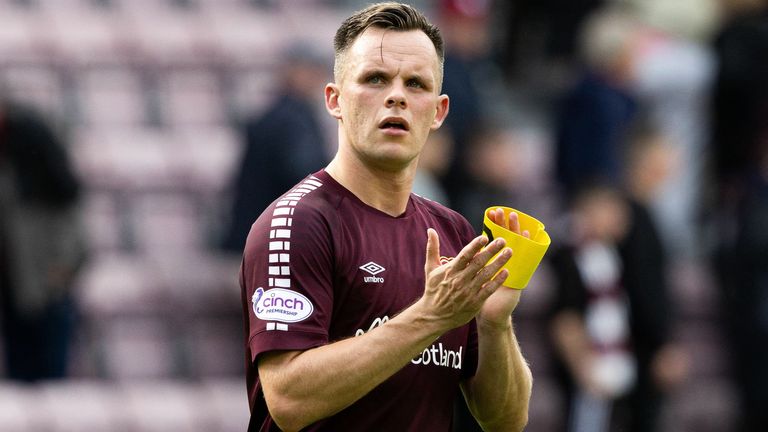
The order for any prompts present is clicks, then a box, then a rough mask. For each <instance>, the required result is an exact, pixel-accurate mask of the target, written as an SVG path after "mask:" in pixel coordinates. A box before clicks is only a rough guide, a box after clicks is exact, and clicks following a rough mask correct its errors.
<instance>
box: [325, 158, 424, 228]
mask: <svg viewBox="0 0 768 432" xmlns="http://www.w3.org/2000/svg"><path fill="white" fill-rule="evenodd" d="M415 167H416V164H415V163H413V164H411V165H410V166H408V167H406V168H405V169H403V170H399V171H387V170H383V169H377V168H376V167H372V166H370V165H367V164H365V163H363V162H362V161H359V160H357V159H355V160H353V161H350V160H348V159H346V158H344V157H342V156H341V155H340V154H337V155H336V157H335V158H334V159H333V160H332V161H331V163H330V164H329V165H328V167H327V168H326V169H325V171H326V172H327V173H328V174H329V175H330V176H331V177H333V179H334V180H336V181H337V182H339V184H341V185H342V186H344V187H345V188H347V189H348V190H349V191H350V192H352V193H353V194H354V195H355V196H356V197H358V198H359V199H360V201H362V202H364V203H365V204H367V205H369V206H371V207H373V208H375V209H377V210H380V211H382V212H384V213H386V214H388V215H390V216H393V217H397V216H400V215H402V214H403V213H405V210H406V208H407V207H408V199H409V197H410V196H411V189H412V187H413V178H414V176H415V174H416V170H415Z"/></svg>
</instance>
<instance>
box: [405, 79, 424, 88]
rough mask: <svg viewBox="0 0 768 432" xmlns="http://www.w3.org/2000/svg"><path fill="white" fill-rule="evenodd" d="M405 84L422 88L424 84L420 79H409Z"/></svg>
mask: <svg viewBox="0 0 768 432" xmlns="http://www.w3.org/2000/svg"><path fill="white" fill-rule="evenodd" d="M406 85H407V86H408V87H413V88H424V84H422V83H421V81H419V80H417V79H410V80H408V82H407V83H406Z"/></svg>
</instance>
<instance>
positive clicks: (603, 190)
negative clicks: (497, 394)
mask: <svg viewBox="0 0 768 432" xmlns="http://www.w3.org/2000/svg"><path fill="white" fill-rule="evenodd" d="M628 150H629V151H628V157H627V162H626V167H627V174H626V180H625V182H626V183H625V185H626V191H627V192H626V193H625V192H622V191H621V190H620V189H617V188H615V187H610V186H606V185H595V186H589V187H586V188H585V189H584V190H582V191H581V192H580V194H579V195H577V196H576V198H575V200H574V201H573V207H572V208H573V213H572V220H571V225H570V230H569V231H568V232H569V233H570V239H569V241H568V243H567V246H565V247H563V248H561V249H559V250H558V251H556V252H555V253H553V254H552V258H551V262H552V268H553V270H554V273H555V275H556V281H557V291H558V295H557V296H556V299H557V300H556V301H555V304H554V306H553V311H552V318H551V330H552V337H553V343H554V346H555V349H556V352H557V353H558V354H559V356H560V361H561V368H560V379H561V382H562V383H563V387H564V389H565V393H566V399H567V400H568V402H569V406H570V411H569V416H568V419H567V423H566V425H564V429H563V430H568V431H590V432H599V431H608V430H627V431H635V432H636V431H644V432H650V431H655V430H658V422H659V415H660V412H661V407H662V404H663V402H664V395H665V394H667V393H669V392H670V391H672V390H674V389H675V388H676V387H677V386H678V385H679V384H681V383H682V381H683V380H684V378H685V376H686V374H687V369H688V357H687V354H686V352H685V350H684V349H683V348H682V347H681V346H680V345H679V344H677V343H675V342H674V341H673V340H672V333H673V332H672V330H673V325H674V317H675V313H674V307H673V302H672V298H671V293H670V291H669V286H668V282H667V260H666V252H665V250H664V245H663V243H662V241H661V238H660V235H659V232H658V229H657V228H656V224H655V221H654V220H653V218H652V216H651V214H650V212H649V210H648V203H649V202H650V200H651V199H652V198H653V197H654V194H655V193H656V192H657V191H658V190H659V185H660V184H662V183H663V182H664V179H665V177H666V176H667V175H668V173H669V172H670V171H671V170H672V169H673V161H674V153H673V152H672V150H671V146H669V145H668V144H667V143H666V142H665V137H664V136H663V135H661V134H660V133H659V132H658V129H656V128H654V127H652V126H650V124H649V123H644V122H643V123H640V122H638V124H636V125H634V126H633V128H632V134H631V138H630V145H629V149H628Z"/></svg>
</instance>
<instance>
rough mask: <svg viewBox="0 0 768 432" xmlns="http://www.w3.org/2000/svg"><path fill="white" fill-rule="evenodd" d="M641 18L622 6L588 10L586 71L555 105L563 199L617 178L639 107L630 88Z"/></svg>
mask: <svg viewBox="0 0 768 432" xmlns="http://www.w3.org/2000/svg"><path fill="white" fill-rule="evenodd" d="M638 34H639V24H638V23H637V21H636V20H635V19H634V17H633V16H632V15H631V14H629V13H627V12H624V11H622V10H620V9H614V8H609V9H605V10H602V11H600V12H598V13H596V14H595V15H593V16H591V17H590V18H589V19H588V20H587V22H586V23H585V26H584V28H583V33H582V40H581V42H582V58H583V60H584V71H583V73H582V75H581V78H580V79H579V80H578V81H577V82H576V84H575V85H574V86H573V87H572V88H571V89H569V90H568V91H567V92H566V94H565V96H564V97H563V99H562V101H561V102H560V104H559V106H558V108H557V114H556V119H555V121H556V127H557V132H556V138H555V164H554V167H555V174H556V179H557V181H558V183H559V185H560V186H561V188H562V193H563V196H564V197H565V198H566V199H569V198H571V197H573V195H574V193H575V192H576V191H578V190H579V189H581V187H582V186H583V185H587V184H592V183H595V182H613V183H615V184H620V182H621V175H622V172H623V167H622V161H623V154H624V143H625V138H626V134H627V131H628V129H629V126H630V124H631V123H632V120H633V118H634V116H635V113H636V112H637V110H638V107H637V101H636V99H635V96H634V95H633V94H632V93H631V86H630V84H631V80H632V76H633V68H634V48H635V47H634V44H635V42H636V38H637V36H638Z"/></svg>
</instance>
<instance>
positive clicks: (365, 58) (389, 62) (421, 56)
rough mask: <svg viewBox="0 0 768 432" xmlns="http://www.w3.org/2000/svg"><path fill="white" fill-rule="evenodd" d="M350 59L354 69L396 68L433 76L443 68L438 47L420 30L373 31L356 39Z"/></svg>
mask: <svg viewBox="0 0 768 432" xmlns="http://www.w3.org/2000/svg"><path fill="white" fill-rule="evenodd" d="M347 57H348V59H347V61H348V62H349V64H350V66H352V68H360V67H387V66H394V67H408V68H413V69H418V70H422V72H427V71H431V72H432V73H436V72H437V70H438V68H439V64H438V59H437V51H436V50H435V46H434V45H433V44H432V41H431V40H430V39H429V37H428V36H427V35H426V34H424V32H422V31H419V30H410V31H397V30H387V29H381V28H375V27H374V28H369V29H367V30H366V31H365V32H363V33H362V34H361V35H360V36H359V37H358V38H357V39H356V40H355V42H354V43H353V44H352V46H351V47H350V49H349V52H348V53H347Z"/></svg>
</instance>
